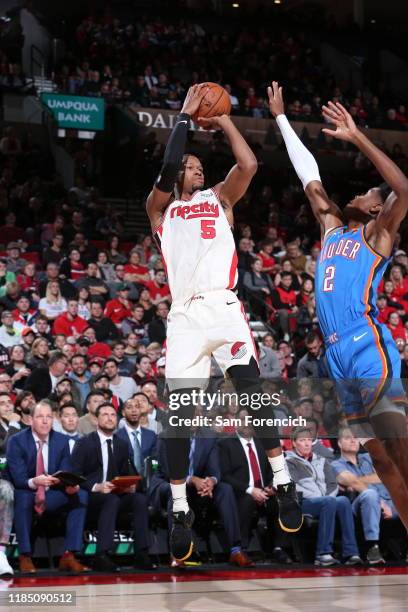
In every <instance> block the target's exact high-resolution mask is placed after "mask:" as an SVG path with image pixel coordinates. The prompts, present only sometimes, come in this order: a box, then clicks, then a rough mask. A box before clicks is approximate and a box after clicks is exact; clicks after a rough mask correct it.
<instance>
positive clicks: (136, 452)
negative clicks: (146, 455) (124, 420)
mask: <svg viewBox="0 0 408 612" xmlns="http://www.w3.org/2000/svg"><path fill="white" fill-rule="evenodd" d="M132 434H133V462H134V464H135V468H136V469H137V472H138V474H139V475H140V476H143V461H142V448H141V446H140V442H139V437H138V435H137V434H138V432H137V431H132Z"/></svg>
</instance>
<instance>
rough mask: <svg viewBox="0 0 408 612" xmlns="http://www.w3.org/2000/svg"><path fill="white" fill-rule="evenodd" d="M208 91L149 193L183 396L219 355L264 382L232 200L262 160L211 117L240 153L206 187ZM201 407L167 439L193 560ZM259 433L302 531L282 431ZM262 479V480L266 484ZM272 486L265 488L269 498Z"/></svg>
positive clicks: (242, 386)
mask: <svg viewBox="0 0 408 612" xmlns="http://www.w3.org/2000/svg"><path fill="white" fill-rule="evenodd" d="M206 91H207V88H206V86H205V85H195V86H193V87H191V88H190V89H189V91H188V93H187V97H186V100H185V102H184V105H183V108H182V110H181V113H180V115H179V116H178V117H177V120H176V125H175V127H174V129H173V132H172V134H171V136H170V138H169V141H168V143H167V147H166V151H165V155H164V161H163V166H162V169H161V172H160V175H159V177H158V179H157V181H156V183H155V185H154V187H153V190H152V191H151V193H150V195H149V197H148V199H147V212H148V215H149V219H150V222H151V226H152V230H153V234H154V235H155V238H156V240H157V242H158V243H159V245H160V248H161V251H162V255H163V260H164V262H165V265H166V268H167V275H168V281H169V285H170V290H171V294H172V299H173V302H172V306H171V311H170V314H169V318H168V326H167V348H166V379H167V383H168V385H169V388H170V391H172V395H171V398H175V400H176V401H177V397H178V396H179V393H181V392H183V393H189V394H191V392H192V390H193V389H197V388H202V387H203V386H204V385H206V384H207V383H208V379H209V376H210V360H211V355H214V357H215V358H216V360H217V362H218V364H219V365H220V367H221V368H222V370H223V371H224V372H226V373H228V375H229V376H230V377H231V378H232V380H233V382H234V385H235V388H236V390H237V392H238V393H243V392H246V393H251V394H252V393H257V392H260V391H261V386H260V381H259V369H258V365H257V355H256V349H255V346H254V342H253V338H252V334H251V331H250V329H249V326H248V323H247V320H246V317H245V313H244V310H243V306H242V304H241V303H240V302H239V300H238V298H237V296H236V295H235V293H233V292H232V291H231V289H233V288H234V287H235V284H236V282H237V254H236V250H235V244H234V239H233V235H232V231H231V230H232V225H233V207H234V205H235V204H236V203H237V202H238V200H239V199H240V198H241V197H242V196H243V195H244V193H245V192H246V190H247V188H248V186H249V184H250V182H251V179H252V177H253V175H254V174H255V172H256V169H257V162H256V158H255V156H254V154H253V153H252V151H251V149H250V148H249V146H248V145H247V143H246V142H245V140H244V138H243V137H242V136H241V134H240V133H239V131H238V130H237V129H236V128H235V126H234V124H233V123H232V121H231V120H230V118H229V117H228V116H226V115H223V116H221V117H213V118H210V119H202V120H201V122H200V123H201V125H203V126H205V127H207V128H215V129H222V130H223V132H224V134H225V135H226V137H227V139H228V141H229V143H230V145H231V148H232V152H233V154H234V157H235V159H236V164H235V166H234V167H233V168H232V169H231V171H230V172H229V174H228V175H227V177H226V178H225V180H224V181H223V182H222V183H219V184H218V185H216V186H215V187H213V188H212V189H204V174H203V168H202V165H201V162H200V160H199V159H197V158H196V157H194V156H192V155H187V156H184V157H183V154H184V149H185V144H186V139H187V132H188V129H189V126H190V117H191V116H192V115H193V114H194V113H195V112H196V111H197V109H198V108H199V105H200V102H201V100H202V98H203V96H204V95H205V93H206ZM190 397H191V395H190ZM271 410H272V409H271V407H270V406H269V407H268V409H267V408H264V409H263V410H262V409H261V410H259V411H258V412H257V414H256V416H257V417H261V418H263V417H266V416H268V417H269V418H270V417H271V416H272V413H271ZM193 413H194V407H193V406H192V404H189V405H188V406H183V405H180V406H179V407H178V410H177V412H175V413H174V414H176V415H177V417H178V418H179V419H178V424H179V426H178V427H175V428H174V429H173V430H172V431H170V434H169V436H168V437H167V439H166V446H167V457H168V464H169V471H170V482H171V489H172V495H173V529H172V533H171V537H170V545H171V549H172V553H173V556H174V557H175V558H176V559H177V560H179V561H182V560H185V559H187V558H188V557H189V556H190V555H191V552H192V548H193V545H192V531H191V527H192V523H193V520H194V516H193V512H192V511H191V510H189V507H188V504H187V497H186V477H187V475H188V471H189V452H190V439H189V436H190V431H189V428H188V427H186V426H183V419H184V418H186V417H190V418H191V417H192V416H193ZM257 433H258V435H259V436H260V438H261V440H262V441H263V444H264V447H265V449H266V452H267V454H268V457H269V461H270V464H271V466H272V470H273V474H274V487H275V488H276V491H277V499H278V504H279V520H280V524H281V527H282V528H283V529H285V530H286V531H297V530H298V529H300V527H301V524H302V514H301V510H300V507H299V504H298V501H297V496H296V490H295V486H294V484H293V483H292V482H291V481H290V476H289V472H288V470H287V468H286V463H285V460H284V457H283V455H282V451H281V446H280V441H279V436H278V432H277V430H276V429H273V430H272V431H271V428H268V430H267V429H266V428H263V429H261V430H260V431H258V432H257ZM254 485H255V486H256V487H258V488H259V484H258V483H254ZM264 485H265V486H266V485H267V483H264ZM213 487H214V481H213V480H212V479H207V481H206V483H205V488H206V491H205V493H208V492H210V494H211V491H212V488H213ZM207 489H208V490H207ZM257 494H258V491H257ZM268 494H270V492H269V493H267V492H266V491H265V490H263V489H262V488H259V501H260V503H262V502H263V501H265V500H266V499H267V496H268ZM261 498H262V499H261Z"/></svg>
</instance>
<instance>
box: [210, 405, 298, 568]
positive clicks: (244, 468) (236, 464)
mask: <svg viewBox="0 0 408 612" xmlns="http://www.w3.org/2000/svg"><path fill="white" fill-rule="evenodd" d="M247 416H248V412H247V411H246V410H241V411H240V412H239V414H238V418H239V419H240V426H239V427H238V428H237V435H236V436H233V437H231V438H225V439H223V440H220V442H219V451H220V462H221V479H222V481H223V482H226V483H228V484H230V485H231V486H232V488H233V490H234V493H235V499H236V503H237V507H238V515H239V523H240V529H241V535H242V544H243V547H244V548H245V547H247V546H248V543H249V539H250V534H251V527H252V525H253V520H254V516H255V517H256V516H258V518H259V517H260V516H261V514H265V515H266V518H267V524H268V531H269V533H274V534H275V537H274V549H273V557H274V559H275V560H277V561H279V562H280V563H292V560H291V559H290V557H289V556H288V554H287V553H286V552H285V550H284V549H283V547H284V546H288V544H289V541H288V536H287V535H286V534H285V533H284V532H282V531H281V529H279V527H278V523H277V517H278V506H277V503H276V500H275V499H274V490H273V488H272V478H273V472H272V469H271V466H270V464H269V461H268V457H267V455H266V453H265V451H264V449H263V446H262V444H261V442H260V441H259V440H257V439H256V438H254V437H253V436H254V432H253V428H252V426H251V425H250V424H248V423H247V421H246V417H247Z"/></svg>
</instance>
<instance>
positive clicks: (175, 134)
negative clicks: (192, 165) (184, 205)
mask: <svg viewBox="0 0 408 612" xmlns="http://www.w3.org/2000/svg"><path fill="white" fill-rule="evenodd" d="M189 128H190V115H189V114H188V113H180V115H178V116H177V119H176V125H175V126H174V128H173V131H172V133H171V136H170V138H169V141H168V143H167V146H166V150H165V152H164V159H163V166H162V168H161V171H160V174H159V176H158V177H157V180H156V183H155V185H156V187H157V189H160V191H164V192H165V193H171V192H172V191H173V189H174V184H175V182H176V179H177V173H178V171H179V170H180V167H181V163H182V161H183V155H184V149H185V147H186V141H187V133H188V130H189Z"/></svg>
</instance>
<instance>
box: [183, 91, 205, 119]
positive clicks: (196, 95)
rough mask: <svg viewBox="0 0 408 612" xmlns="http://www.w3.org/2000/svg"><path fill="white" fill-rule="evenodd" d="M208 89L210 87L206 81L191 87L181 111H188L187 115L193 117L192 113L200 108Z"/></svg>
mask: <svg viewBox="0 0 408 612" xmlns="http://www.w3.org/2000/svg"><path fill="white" fill-rule="evenodd" d="M208 89H209V88H208V86H207V85H206V83H201V84H200V85H193V86H192V87H190V89H189V90H188V92H187V95H186V98H185V100H184V104H183V108H182V109H181V112H182V113H187V115H190V117H192V115H194V113H195V112H196V111H197V110H198V108H199V106H200V104H201V100H202V99H203V98H204V96H205V94H206V93H207V91H208Z"/></svg>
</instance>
